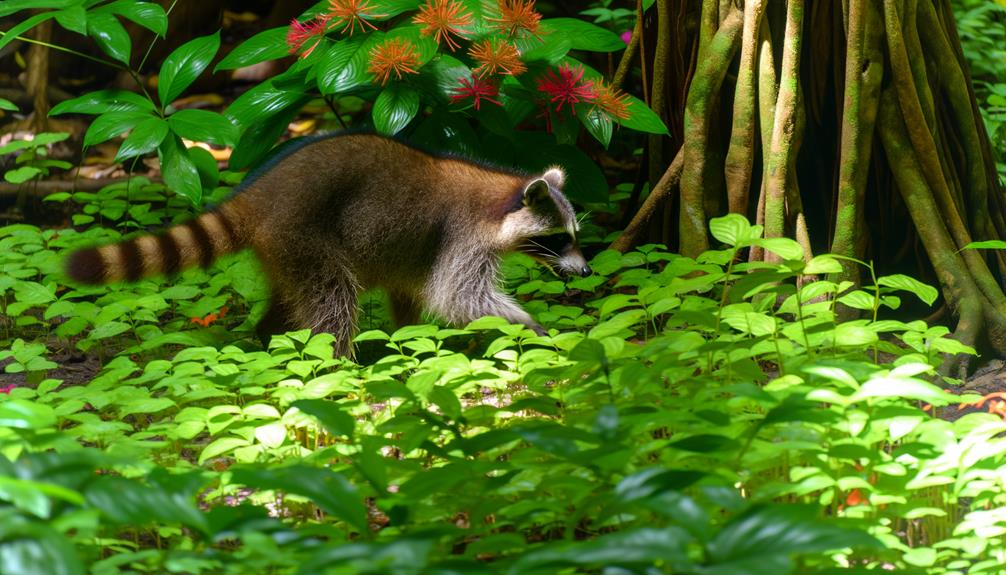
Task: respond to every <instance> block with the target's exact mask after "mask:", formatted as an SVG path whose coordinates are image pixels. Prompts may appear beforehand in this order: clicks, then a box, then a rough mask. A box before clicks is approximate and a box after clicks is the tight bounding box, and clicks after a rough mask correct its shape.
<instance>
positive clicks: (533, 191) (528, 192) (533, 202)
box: [524, 178, 549, 207]
mask: <svg viewBox="0 0 1006 575" xmlns="http://www.w3.org/2000/svg"><path fill="white" fill-rule="evenodd" d="M547 199H549V194H548V182H547V181H545V180H544V179H542V178H538V179H537V180H535V181H533V182H531V183H530V184H528V185H527V187H526V188H524V205H525V206H532V207H533V206H537V205H541V203H542V202H543V201H545V200H547Z"/></svg>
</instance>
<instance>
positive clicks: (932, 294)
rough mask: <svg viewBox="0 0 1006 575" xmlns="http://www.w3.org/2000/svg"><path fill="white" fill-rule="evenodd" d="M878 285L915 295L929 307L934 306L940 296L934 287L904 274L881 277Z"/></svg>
mask: <svg viewBox="0 0 1006 575" xmlns="http://www.w3.org/2000/svg"><path fill="white" fill-rule="evenodd" d="M877 285H882V286H884V287H889V288H894V289H899V290H902V291H907V292H909V293H913V294H915V295H916V296H918V298H919V299H920V300H922V301H924V302H926V304H927V305H933V302H934V301H936V298H937V297H939V295H940V292H939V291H937V290H936V288H934V287H933V286H930V285H926V284H924V283H922V282H920V281H919V280H917V279H915V278H911V277H908V276H906V275H902V274H895V275H890V276H883V277H880V278H878V279H877Z"/></svg>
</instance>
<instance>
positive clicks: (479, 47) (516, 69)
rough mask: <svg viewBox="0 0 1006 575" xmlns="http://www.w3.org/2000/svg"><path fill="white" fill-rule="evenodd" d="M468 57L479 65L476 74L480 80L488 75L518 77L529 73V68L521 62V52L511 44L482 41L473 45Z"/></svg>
mask: <svg viewBox="0 0 1006 575" xmlns="http://www.w3.org/2000/svg"><path fill="white" fill-rule="evenodd" d="M468 55H469V56H471V57H472V58H473V59H474V60H476V61H477V62H478V63H479V66H478V67H477V68H475V70H474V72H475V73H476V74H478V76H479V77H480V78H484V77H485V76H486V75H487V74H509V75H511V76H516V75H518V74H521V73H523V72H525V71H527V66H525V65H524V62H521V61H520V52H518V51H517V48H515V47H514V45H513V44H510V43H509V42H494V41H492V40H482V41H481V42H478V43H476V44H474V45H472V47H471V49H469V50H468Z"/></svg>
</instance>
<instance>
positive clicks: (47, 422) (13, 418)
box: [0, 399, 56, 431]
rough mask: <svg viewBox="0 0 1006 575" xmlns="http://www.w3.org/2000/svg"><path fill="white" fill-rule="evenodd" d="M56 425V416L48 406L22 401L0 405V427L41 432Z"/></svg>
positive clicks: (6, 402) (17, 400) (15, 400)
mask: <svg viewBox="0 0 1006 575" xmlns="http://www.w3.org/2000/svg"><path fill="white" fill-rule="evenodd" d="M55 425H56V415H55V412H53V409H52V408H51V407H49V406H48V405H41V404H38V403H33V402H31V401H26V400H24V399H11V400H8V401H4V402H3V403H0V427H13V428H17V429H30V430H34V431H41V430H43V429H46V428H49V427H53V426H55Z"/></svg>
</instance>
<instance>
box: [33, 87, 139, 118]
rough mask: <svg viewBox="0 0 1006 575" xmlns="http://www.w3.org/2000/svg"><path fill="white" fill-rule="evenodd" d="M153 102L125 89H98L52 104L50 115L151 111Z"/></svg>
mask: <svg viewBox="0 0 1006 575" xmlns="http://www.w3.org/2000/svg"><path fill="white" fill-rule="evenodd" d="M154 108H155V106H154V103H153V102H151V101H150V100H148V99H146V98H144V97H143V96H140V95H139V94H134V93H133V92H129V91H126V90H98V91H97V92H88V93H87V94H84V95H83V96H80V97H77V98H73V99H72V100H66V101H65V102H60V103H59V104H56V105H55V106H53V108H52V110H50V111H49V115H50V116H58V115H59V114H104V113H106V112H140V111H144V110H146V111H151V112H152V111H153V110H154Z"/></svg>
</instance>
